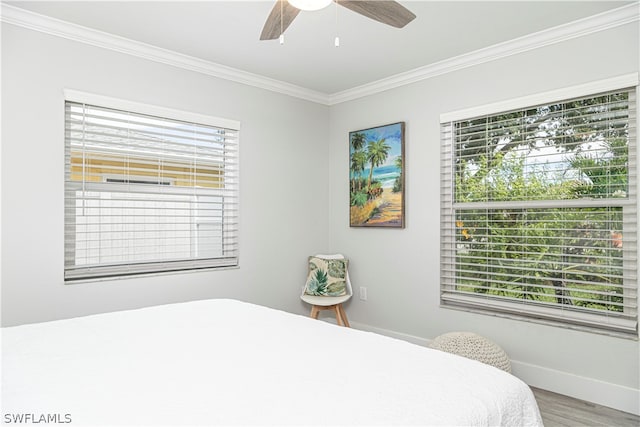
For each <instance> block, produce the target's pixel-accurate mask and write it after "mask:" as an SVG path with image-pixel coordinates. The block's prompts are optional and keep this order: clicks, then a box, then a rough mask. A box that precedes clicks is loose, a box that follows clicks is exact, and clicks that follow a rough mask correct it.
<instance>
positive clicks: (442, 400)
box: [2, 300, 542, 426]
mask: <svg viewBox="0 0 640 427" xmlns="http://www.w3.org/2000/svg"><path fill="white" fill-rule="evenodd" d="M2 355H3V359H2V416H3V420H4V421H5V422H6V421H7V419H6V417H7V414H8V415H9V416H16V415H19V414H32V416H33V417H35V418H38V417H39V416H40V415H41V414H44V415H46V414H59V417H60V419H61V420H62V421H64V420H65V418H64V417H65V415H67V416H69V417H70V419H71V421H72V423H71V424H68V425H71V426H79V425H123V424H124V425H168V424H171V425H182V426H185V425H278V426H281V425H394V426H397V425H459V426H462V425H473V426H498V425H504V426H527V425H541V424H542V422H541V419H540V415H539V412H538V408H537V405H536V402H535V399H534V397H533V394H532V393H531V390H530V389H529V388H528V387H527V386H526V385H525V384H524V383H523V382H521V381H520V380H519V379H517V378H516V377H514V376H512V375H510V374H507V373H505V372H502V371H500V370H498V369H495V368H493V367H491V366H487V365H484V364H481V363H478V362H475V361H472V360H467V359H463V358H461V357H457V356H453V355H450V354H446V353H442V352H439V351H436V350H431V349H428V348H424V347H421V346H417V345H414V344H410V343H407V342H404V341H400V340H396V339H392V338H388V337H384V336H380V335H377V334H373V333H368V332H363V331H358V330H354V329H348V328H341V327H338V326H335V325H331V324H329V323H326V322H322V321H317V320H312V319H309V318H306V317H302V316H298V315H294V314H290V313H285V312H282V311H277V310H272V309H269V308H265V307H261V306H256V305H252V304H248V303H243V302H239V301H233V300H207V301H195V302H190V303H183V304H171V305H165V306H159V307H150V308H145V309H140V310H132V311H124V312H117V313H108V314H102V315H95V316H88V317H83V318H75V319H69V320H61V321H55V322H47V323H41V324H34V325H23V326H17V327H9V328H3V330H2ZM39 425H44V424H39Z"/></svg>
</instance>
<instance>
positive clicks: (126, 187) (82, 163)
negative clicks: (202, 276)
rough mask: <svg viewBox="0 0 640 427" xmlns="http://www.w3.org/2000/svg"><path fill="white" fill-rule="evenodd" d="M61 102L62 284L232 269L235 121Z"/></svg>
mask: <svg viewBox="0 0 640 427" xmlns="http://www.w3.org/2000/svg"><path fill="white" fill-rule="evenodd" d="M66 97H67V101H66V102H65V280H66V281H73V280H78V279H89V278H101V277H113V276H124V275H134V274H143V273H156V272H167V271H179V270H193V269H203V268H213V267H230V266H236V265H237V264H238V130H237V129H238V128H239V126H238V124H237V123H236V122H232V121H226V120H222V119H214V118H210V117H206V116H200V115H196V114H191V113H184V112H179V111H173V110H168V109H161V108H157V107H151V106H146V105H139V104H133V103H126V102H123V101H117V100H112V99H110V98H102V97H95V96H90V95H85V94H78V93H76V92H70V91H69V92H67V93H66ZM86 98H89V100H90V101H95V102H89V101H84V99H86ZM78 99H82V101H78ZM114 105H115V106H122V107H124V108H117V107H115V108H114V107H113V106H114Z"/></svg>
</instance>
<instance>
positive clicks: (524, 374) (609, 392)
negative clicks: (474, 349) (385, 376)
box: [351, 322, 640, 415]
mask: <svg viewBox="0 0 640 427" xmlns="http://www.w3.org/2000/svg"><path fill="white" fill-rule="evenodd" d="M351 327H353V328H354V329H360V330H363V331H368V332H375V333H378V334H380V335H385V336H388V337H392V338H397V339H401V340H405V341H409V342H411V343H414V344H418V345H422V346H428V345H429V343H430V342H431V340H429V339H426V338H421V337H416V336H414V335H408V334H403V333H400V332H395V331H390V330H388V329H382V328H377V327H375V326H370V325H366V324H363V323H357V322H351ZM511 369H512V372H513V374H514V375H515V376H516V377H518V378H520V379H521V380H522V381H524V382H525V383H527V384H528V385H530V386H532V387H536V388H541V389H543V390H548V391H552V392H554V393H559V394H563V395H565V396H570V397H573V398H576V399H581V400H586V401H588V402H592V403H596V404H598V405H602V406H608V407H610V408H613V409H617V410H619V411H624V412H629V413H631V414H635V415H640V390H638V389H634V388H631V387H625V386H621V385H619V384H612V383H608V382H605V381H600V380H597V379H594V378H588V377H582V376H579V375H575V374H570V373H567V372H562V371H557V370H555V369H550V368H545V367H544V366H538V365H532V364H530V363H525V362H519V361H517V360H512V361H511Z"/></svg>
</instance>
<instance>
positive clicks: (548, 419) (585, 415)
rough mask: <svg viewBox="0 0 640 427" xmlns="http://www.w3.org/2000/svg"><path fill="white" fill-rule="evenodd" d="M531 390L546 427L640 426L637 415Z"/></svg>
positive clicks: (539, 390) (534, 389)
mask: <svg viewBox="0 0 640 427" xmlns="http://www.w3.org/2000/svg"><path fill="white" fill-rule="evenodd" d="M531 390H533V394H534V395H535V396H536V400H537V401H538V407H539V408H540V414H541V415H542V421H543V422H544V425H545V427H568V426H571V427H577V426H607V427H627V426H628V427H638V426H640V417H639V416H637V415H633V414H629V413H627V412H622V411H616V410H615V409H611V408H607V407H606V406H600V405H596V404H595V403H590V402H585V401H584V400H578V399H574V398H572V397H567V396H563V395H561V394H557V393H552V392H550V391H546V390H541V389H538V388H534V387H531Z"/></svg>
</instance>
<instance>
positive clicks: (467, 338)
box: [430, 332, 511, 373]
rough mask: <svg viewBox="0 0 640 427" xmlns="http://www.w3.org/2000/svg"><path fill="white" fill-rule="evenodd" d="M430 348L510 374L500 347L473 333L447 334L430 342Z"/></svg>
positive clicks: (509, 364) (508, 362)
mask: <svg viewBox="0 0 640 427" xmlns="http://www.w3.org/2000/svg"><path fill="white" fill-rule="evenodd" d="M430 347H431V348H434V349H437V350H442V351H446V352H447V353H453V354H457V355H459V356H464V357H467V358H469V359H474V360H477V361H479V362H482V363H486V364H487V365H491V366H495V367H496V368H499V369H502V370H503V371H506V372H509V373H511V361H510V360H509V357H508V356H507V353H505V352H504V350H503V349H502V348H500V346H498V345H497V344H496V343H494V342H492V341H490V340H488V339H486V338H485V337H482V336H480V335H478V334H474V333H473V332H449V333H447V334H443V335H440V336H439V337H437V338H436V339H434V340H433V341H432V342H431V345H430Z"/></svg>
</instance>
